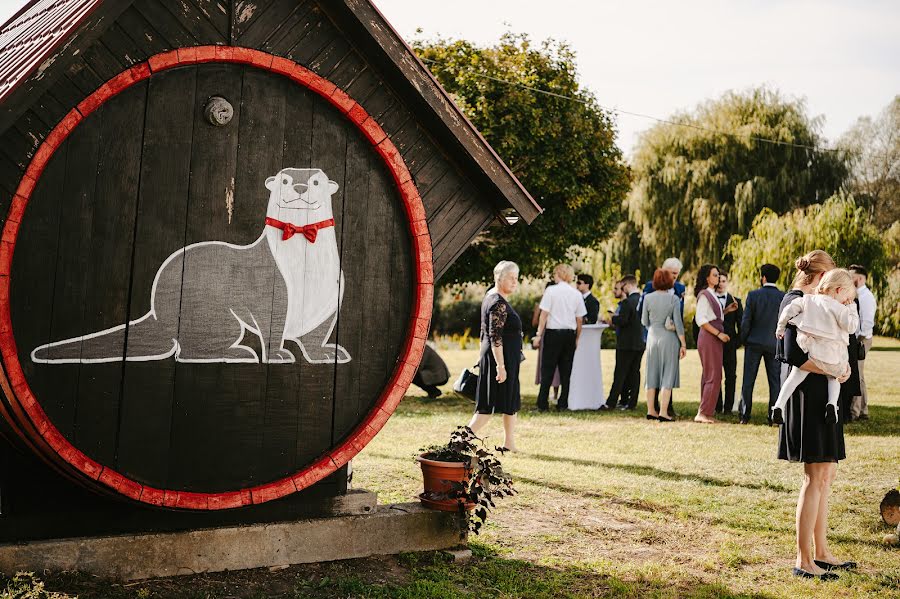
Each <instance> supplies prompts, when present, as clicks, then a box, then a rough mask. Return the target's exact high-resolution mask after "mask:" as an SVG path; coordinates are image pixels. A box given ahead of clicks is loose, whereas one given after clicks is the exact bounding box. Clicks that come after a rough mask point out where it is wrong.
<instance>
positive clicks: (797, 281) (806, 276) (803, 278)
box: [793, 250, 835, 289]
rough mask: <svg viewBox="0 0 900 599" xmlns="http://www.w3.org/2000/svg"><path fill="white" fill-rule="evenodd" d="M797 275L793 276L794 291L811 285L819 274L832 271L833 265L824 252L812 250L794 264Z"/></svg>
mask: <svg viewBox="0 0 900 599" xmlns="http://www.w3.org/2000/svg"><path fill="white" fill-rule="evenodd" d="M794 266H796V267H797V274H796V275H795V276H794V284H793V287H794V289H797V288H799V287H806V286H808V285H811V284H812V283H813V282H815V280H816V279H817V278H818V277H819V275H820V274H822V273H824V272H828V271H829V270H831V269H833V268H834V266H835V264H834V260H833V259H832V258H831V256H829V255H828V252H826V251H825V250H813V251H811V252H810V253H808V254H806V255H805V256H800V257H799V258H797V261H796V262H794Z"/></svg>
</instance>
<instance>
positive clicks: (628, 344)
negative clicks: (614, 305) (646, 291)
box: [610, 292, 644, 351]
mask: <svg viewBox="0 0 900 599" xmlns="http://www.w3.org/2000/svg"><path fill="white" fill-rule="evenodd" d="M640 301H641V294H640V293H638V292H635V293H632V294H631V295H629V296H628V297H626V298H625V299H623V300H622V302H621V304H620V309H619V313H618V314H613V316H612V318H611V319H610V320H611V321H612V325H613V326H614V327H616V334H617V336H616V349H625V350H631V351H643V349H644V327H643V326H641V315H640V314H639V313H638V304H639V303H640Z"/></svg>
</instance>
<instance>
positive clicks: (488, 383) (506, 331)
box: [475, 293, 522, 415]
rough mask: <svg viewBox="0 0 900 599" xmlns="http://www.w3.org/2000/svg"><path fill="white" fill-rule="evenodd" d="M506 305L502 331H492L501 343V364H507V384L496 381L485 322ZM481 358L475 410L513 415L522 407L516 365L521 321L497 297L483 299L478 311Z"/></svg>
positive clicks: (495, 365) (493, 360)
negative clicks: (498, 307) (479, 311)
mask: <svg viewBox="0 0 900 599" xmlns="http://www.w3.org/2000/svg"><path fill="white" fill-rule="evenodd" d="M501 302H502V303H503V304H505V306H503V308H504V309H505V322H504V323H503V325H502V328H501V330H499V331H493V334H495V335H499V336H500V337H501V338H502V342H503V361H504V363H505V365H506V381H504V382H503V383H498V382H497V361H496V360H495V359H494V353H493V351H491V339H489V332H488V328H489V327H488V323H489V319H490V317H491V312H492V311H493V310H495V309H496V308H497V306H496V304H497V303H501ZM481 323H482V327H481V359H480V360H479V362H478V388H477V391H476V393H475V411H476V412H478V413H479V414H494V413H500V414H510V415H512V414H515V413H517V412H518V411H519V410H520V409H521V408H522V396H521V394H520V392H519V365H520V364H521V359H522V319H521V318H519V315H518V314H517V313H516V311H515V310H513V308H512V306H511V305H510V304H509V303H508V302H507V301H506V300H504V299H503V297H502V296H500V294H497V293H494V294H491V295H489V296H488V297H487V298H485V301H484V303H483V304H482V309H481Z"/></svg>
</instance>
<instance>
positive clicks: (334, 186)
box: [328, 180, 338, 194]
mask: <svg viewBox="0 0 900 599" xmlns="http://www.w3.org/2000/svg"><path fill="white" fill-rule="evenodd" d="M337 190H338V184H337V183H335V182H334V181H330V180H329V181H328V193H330V194H333V193H334V192H336V191H337Z"/></svg>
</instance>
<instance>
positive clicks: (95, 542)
mask: <svg viewBox="0 0 900 599" xmlns="http://www.w3.org/2000/svg"><path fill="white" fill-rule="evenodd" d="M455 518H456V516H455V514H451V513H446V512H436V511H432V510H427V509H425V508H423V507H422V506H421V505H420V504H418V503H404V504H396V505H387V506H377V507H376V508H375V509H374V510H373V511H372V513H370V514H365V515H351V516H337V517H331V518H315V519H309V520H298V521H295V522H279V523H271V524H256V525H250V526H238V527H227V528H213V529H204V530H193V531H187V532H175V533H163V534H142V535H121V536H108V537H97V538H73V539H58V540H50V541H36V542H30V543H21V544H6V545H0V571H2V572H3V573H5V574H12V573H14V572H16V571H21V570H28V571H35V572H39V571H42V570H52V571H62V570H69V571H80V572H86V573H89V574H94V575H97V576H102V577H105V578H113V579H117V580H139V579H144V578H157V577H164V576H176V575H183V574H195V573H198V572H221V571H224V570H246V569H250V568H263V567H273V566H282V565H289V564H303V563H312V562H325V561H333V560H340V559H350V558H358V557H368V556H371V555H389V554H396V553H400V552H404V551H433V550H440V549H447V548H450V547H457V546H459V544H460V538H459V529H458V527H457V525H456V520H455Z"/></svg>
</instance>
